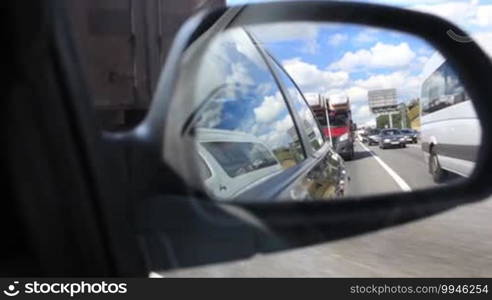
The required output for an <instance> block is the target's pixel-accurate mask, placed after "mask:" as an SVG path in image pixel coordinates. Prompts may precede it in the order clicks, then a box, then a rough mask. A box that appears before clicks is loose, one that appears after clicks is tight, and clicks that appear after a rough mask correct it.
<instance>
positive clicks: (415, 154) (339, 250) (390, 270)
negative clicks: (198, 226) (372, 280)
mask: <svg viewBox="0 0 492 300" xmlns="http://www.w3.org/2000/svg"><path fill="white" fill-rule="evenodd" d="M365 148H370V150H372V151H373V152H374V154H375V155H377V156H378V157H379V158H380V159H381V160H382V161H383V162H384V163H385V164H386V165H387V166H388V167H389V168H391V169H392V170H393V171H394V172H395V173H396V174H397V175H398V176H399V177H400V178H401V179H402V180H403V181H404V182H405V183H406V184H407V185H408V186H409V187H410V188H411V189H412V190H414V189H419V188H425V187H429V186H435V184H434V183H433V181H432V178H431V176H430V175H429V174H428V172H427V166H426V165H425V163H424V160H423V158H422V152H421V150H420V146H418V145H409V146H408V147H407V148H405V149H388V150H381V149H379V148H378V147H377V146H371V147H367V146H365V145H361V144H358V145H357V146H356V152H357V156H356V158H355V159H354V160H353V161H350V162H347V163H346V165H347V169H348V171H349V173H350V176H351V178H352V180H351V183H350V193H349V194H350V195H352V196H359V195H367V194H368V193H387V192H396V191H401V187H400V185H399V184H398V183H397V182H396V181H395V179H394V178H393V177H392V176H391V175H389V173H388V172H387V171H386V170H385V169H384V168H383V167H382V166H381V165H380V163H378V161H377V160H376V159H375V158H374V157H373V155H372V154H371V153H370V152H368V151H367V150H366V149H365ZM491 216H492V198H490V199H488V200H485V201H483V202H481V203H476V204H472V205H468V206H462V207H459V208H456V209H453V210H450V211H447V212H444V213H441V214H439V215H436V216H433V217H430V218H426V219H423V220H420V221H416V222H412V223H409V224H405V225H401V226H397V227H392V228H388V229H384V230H380V231H377V232H374V233H369V234H365V235H362V236H358V237H353V238H349V239H345V240H340V241H336V242H331V243H326V244H322V245H318V246H312V247H306V248H302V249H296V250H290V251H285V252H282V253H277V254H270V255H258V256H256V257H253V258H251V259H246V260H242V261H238V262H232V263H226V264H217V265H211V266H205V267H198V268H191V269H185V270H179V271H173V272H164V273H161V274H162V275H163V276H164V277H384V276H386V277H388V276H389V277H460V276H461V277H475V276H476V277H479V276H484V277H490V276H492V251H491V249H492V239H491V238H490V237H492V218H491ZM198 250H199V249H197V251H198Z"/></svg>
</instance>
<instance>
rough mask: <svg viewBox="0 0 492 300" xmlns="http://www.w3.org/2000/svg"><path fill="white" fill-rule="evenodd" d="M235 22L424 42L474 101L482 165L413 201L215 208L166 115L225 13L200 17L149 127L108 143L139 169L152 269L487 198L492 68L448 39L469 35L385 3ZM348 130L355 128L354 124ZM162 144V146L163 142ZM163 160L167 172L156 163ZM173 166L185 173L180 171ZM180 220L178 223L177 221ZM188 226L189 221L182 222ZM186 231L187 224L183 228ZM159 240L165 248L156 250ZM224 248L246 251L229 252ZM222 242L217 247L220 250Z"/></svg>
mask: <svg viewBox="0 0 492 300" xmlns="http://www.w3.org/2000/svg"><path fill="white" fill-rule="evenodd" d="M230 9H235V10H237V11H238V13H240V14H241V18H238V19H236V20H235V26H247V25H253V24H266V23H275V22H285V21H314V22H316V21H318V22H347V23H355V24H362V25H371V26H376V27H382V28H387V29H393V30H399V31H403V32H406V33H410V34H414V35H416V36H419V37H421V38H423V39H424V40H426V41H427V42H428V43H429V44H431V45H432V46H434V47H435V48H436V49H437V50H438V51H440V52H441V53H442V54H443V55H445V56H446V57H447V59H448V61H449V62H450V64H451V65H452V67H453V68H454V69H455V70H456V71H457V73H458V74H459V77H460V79H461V81H462V83H463V84H464V86H465V87H466V89H467V91H468V93H469V94H470V96H471V98H472V99H473V101H474V105H475V107H476V110H477V114H478V117H479V118H480V122H481V126H482V129H483V136H482V145H481V148H480V153H479V160H478V162H479V163H477V164H476V168H475V170H474V173H473V174H472V175H471V176H470V177H469V179H468V180H467V181H466V182H461V183H459V184H456V185H453V186H448V187H446V188H442V187H437V188H433V189H428V190H422V191H415V192H411V193H403V194H393V195H384V196H383V195H381V196H372V197H367V198H363V199H362V198H347V199H344V200H343V201H337V200H335V201H331V202H302V203H294V202H283V203H278V202H277V203H275V202H273V203H260V204H251V203H248V204H245V203H238V204H234V203H232V204H221V203H215V202H211V201H207V196H206V195H204V194H203V193H200V191H197V190H196V189H193V187H194V186H198V185H199V182H198V180H199V179H198V178H197V176H196V174H197V173H198V172H197V170H196V167H194V166H193V165H192V164H190V161H193V159H192V158H191V153H188V152H187V151H186V149H189V145H190V144H189V143H188V144H187V143H186V142H183V141H182V139H180V129H179V128H175V126H174V125H173V123H172V121H170V120H172V118H171V116H172V115H173V114H175V113H176V112H178V111H179V107H180V106H181V105H183V104H182V103H176V101H173V93H174V88H175V86H176V81H177V78H178V76H179V67H180V61H181V59H182V56H183V53H184V51H185V50H186V48H187V47H188V46H189V45H190V44H191V43H192V42H193V41H194V40H195V39H197V38H198V37H199V36H200V35H201V34H202V33H203V32H205V31H206V30H207V29H208V28H209V27H210V26H212V24H213V23H214V22H215V21H216V20H217V19H218V18H219V17H220V16H221V15H222V14H223V12H224V11H225V9H219V10H214V11H202V12H200V13H199V14H197V15H195V16H194V17H192V18H191V19H190V20H188V21H187V22H186V24H185V25H184V26H183V27H182V28H181V30H180V31H179V33H178V35H177V37H176V39H175V42H174V45H173V47H172V49H171V51H170V53H169V55H168V58H167V60H166V65H165V67H164V69H163V72H162V74H161V77H160V80H159V83H158V87H157V90H156V92H155V95H154V99H153V102H152V105H151V108H150V111H149V113H148V115H147V117H146V118H145V120H144V121H143V122H142V123H141V124H140V125H139V126H138V127H137V128H135V129H134V130H133V131H131V132H129V133H126V134H115V135H112V136H108V139H110V140H112V141H114V142H124V143H125V144H126V145H128V147H129V148H131V151H132V152H133V153H134V155H135V157H137V158H136V159H135V161H139V159H142V161H145V162H146V163H145V164H144V166H145V167H146V169H143V168H142V169H140V170H139V172H138V174H139V178H138V179H136V180H137V181H138V182H137V183H136V186H138V187H139V188H138V189H137V192H136V193H135V196H134V197H135V199H134V201H135V202H137V203H138V204H137V206H138V211H139V215H138V216H137V223H138V226H139V234H140V235H141V236H142V237H143V238H144V240H145V241H146V242H145V248H146V251H147V254H148V257H150V258H149V259H150V262H149V264H150V266H151V267H152V268H153V269H168V268H175V267H180V266H192V265H198V264H205V263H210V262H217V261H227V260H233V259H238V258H243V257H248V256H251V255H254V254H255V253H260V252H271V251H277V250H282V249H289V248H293V247H300V246H306V245H311V244H315V243H320V242H325V241H330V240H334V239H339V238H343V237H348V236H353V235H356V234H361V233H364V232H368V231H371V230H376V229H380V228H384V227H388V226H393V225H396V224H402V223H405V222H409V221H412V220H415V219H418V218H422V217H425V216H429V215H432V214H435V213H438V212H442V211H444V210H446V209H450V208H453V207H456V206H458V205H462V204H466V203H472V202H474V201H479V200H481V199H483V198H484V197H486V196H488V195H490V193H491V191H492V186H491V185H490V182H489V180H490V179H489V178H488V175H489V172H488V170H491V169H492V145H491V137H490V135H491V134H492V122H491V120H492V119H491V117H490V116H492V102H491V101H489V99H492V85H491V84H490V82H489V81H490V78H492V63H490V60H489V58H488V56H487V55H486V54H485V53H484V51H483V50H482V49H481V48H480V47H479V46H478V45H477V44H476V43H475V42H469V43H458V42H456V41H454V40H453V39H451V38H450V37H449V36H448V34H447V32H448V31H449V30H452V31H453V32H455V33H456V34H459V35H462V36H466V34H465V33H464V32H463V31H462V30H461V29H459V28H457V27H456V26H455V25H453V24H452V23H450V22H447V21H445V20H443V19H441V18H438V17H436V16H432V15H429V14H425V13H420V12H415V11H409V10H405V9H400V8H394V7H389V6H384V5H376V4H365V3H364V4H363V3H352V2H325V1H319V2H316V1H302V2H301V1H299V2H273V3H260V4H251V5H245V6H241V7H234V8H230ZM353 128H354V130H355V129H356V125H355V124H353ZM162 137H164V139H163V138H162ZM163 154H164V157H165V164H163V162H162V156H163ZM175 165H184V166H186V167H187V168H186V170H185V171H180V170H177V169H176V168H175V167H173V166H175ZM163 174H167V176H169V174H172V176H176V178H177V179H176V181H178V182H179V183H180V184H179V185H176V186H179V188H178V187H177V188H176V189H175V191H174V192H175V193H176V194H181V195H185V196H183V197H174V196H173V199H172V201H166V199H165V198H166V197H170V196H171V195H169V193H168V190H166V189H165V188H164V187H162V185H161V186H160V185H159V184H160V182H159V180H158V178H159V176H162V175H163ZM149 191H150V192H149ZM177 216H179V217H177ZM185 218H186V220H190V222H189V223H187V222H183V220H184V219H185ZM185 223H186V224H185ZM162 236H164V237H165V240H166V243H169V245H172V247H171V248H170V247H169V245H166V244H162V239H161V237H162ZM224 240H227V244H228V245H231V244H232V245H242V246H238V247H229V248H228V247H226V246H225V245H224V243H223V241H224ZM185 241H192V242H197V243H198V242H202V243H205V244H206V247H204V248H206V249H204V250H203V252H202V253H201V254H200V255H193V253H190V250H189V249H188V250H187V247H189V246H187V244H186V243H185ZM221 241H222V242H221Z"/></svg>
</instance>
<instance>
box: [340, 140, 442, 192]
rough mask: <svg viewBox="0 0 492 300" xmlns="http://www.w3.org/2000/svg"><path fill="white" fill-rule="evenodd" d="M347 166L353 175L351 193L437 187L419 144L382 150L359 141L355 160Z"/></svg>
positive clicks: (350, 186) (349, 190)
mask: <svg viewBox="0 0 492 300" xmlns="http://www.w3.org/2000/svg"><path fill="white" fill-rule="evenodd" d="M376 157H378V158H379V160H378V159H376ZM382 164H384V165H386V166H383V165H382ZM345 165H346V168H347V172H348V174H349V176H350V178H351V180H350V185H349V189H348V193H347V195H350V196H367V195H373V194H382V193H392V192H402V191H404V190H405V185H406V186H408V187H409V190H417V189H424V188H429V187H432V186H436V184H435V183H434V181H433V180H432V177H431V175H430V174H429V172H428V167H427V164H426V163H425V161H424V156H423V154H422V150H421V149H420V145H419V144H409V145H407V147H406V148H390V149H384V150H383V149H380V148H379V147H378V146H368V145H365V144H362V143H360V142H357V143H356V146H355V155H354V158H353V160H351V161H347V162H346V163H345ZM388 168H389V169H390V170H388ZM391 170H392V171H393V172H391ZM401 181H403V182H401Z"/></svg>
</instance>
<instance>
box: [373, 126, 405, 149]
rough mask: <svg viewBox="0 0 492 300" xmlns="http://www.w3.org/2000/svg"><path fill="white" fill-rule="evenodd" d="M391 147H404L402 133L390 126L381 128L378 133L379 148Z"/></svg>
mask: <svg viewBox="0 0 492 300" xmlns="http://www.w3.org/2000/svg"><path fill="white" fill-rule="evenodd" d="M392 147H398V148H405V147H406V142H405V136H404V135H402V133H401V131H400V130H399V129H394V128H390V129H383V130H381V133H380V134H379V148H381V149H386V148H392Z"/></svg>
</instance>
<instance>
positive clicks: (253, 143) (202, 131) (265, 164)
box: [194, 128, 283, 199]
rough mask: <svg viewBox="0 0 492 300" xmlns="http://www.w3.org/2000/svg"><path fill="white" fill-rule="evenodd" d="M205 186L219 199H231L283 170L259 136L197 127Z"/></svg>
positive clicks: (196, 137) (195, 133)
mask: <svg viewBox="0 0 492 300" xmlns="http://www.w3.org/2000/svg"><path fill="white" fill-rule="evenodd" d="M194 135H195V141H196V143H197V149H198V154H199V162H200V163H201V164H202V165H201V166H200V167H201V168H200V169H201V170H202V172H203V173H202V177H203V178H205V186H206V187H207V188H208V190H209V192H210V193H211V194H213V196H214V197H216V198H217V199H230V198H233V197H235V196H236V195H237V194H239V193H241V191H243V190H244V189H246V188H249V187H251V186H252V185H255V184H258V183H260V182H263V181H264V180H266V179H268V178H270V177H271V176H273V175H275V174H278V173H280V172H281V171H282V170H283V168H282V166H281V164H280V162H279V161H278V160H277V158H276V157H275V155H274V154H273V153H272V151H271V150H269V148H268V147H267V146H266V145H265V144H264V143H263V142H262V141H261V140H260V139H258V138H257V137H256V136H254V135H251V134H247V133H244V132H240V131H230V130H223V129H206V128H197V129H195V132H194Z"/></svg>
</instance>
